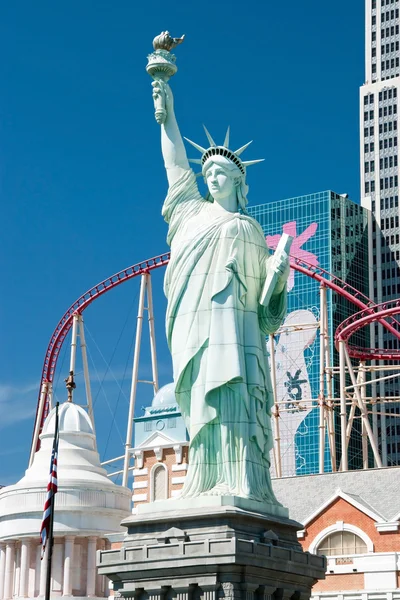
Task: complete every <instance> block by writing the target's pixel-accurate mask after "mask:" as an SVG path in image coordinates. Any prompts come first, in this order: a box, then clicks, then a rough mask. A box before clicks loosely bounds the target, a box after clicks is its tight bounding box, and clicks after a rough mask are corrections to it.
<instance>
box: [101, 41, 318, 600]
mask: <svg viewBox="0 0 400 600" xmlns="http://www.w3.org/2000/svg"><path fill="white" fill-rule="evenodd" d="M181 41H182V38H180V39H173V38H171V36H170V35H169V33H168V32H163V33H162V34H161V35H160V36H158V37H157V38H155V40H154V42H153V45H154V52H153V53H152V54H150V56H149V62H148V65H147V71H148V73H150V75H151V76H152V77H153V79H154V81H153V99H154V104H155V117H156V120H157V122H158V123H159V124H160V126H161V148H162V154H163V157H164V163H165V168H166V171H167V178H168V184H169V189H168V194H167V197H166V199H165V202H164V205H163V209H162V214H163V216H164V218H165V220H166V221H167V223H168V227H169V229H168V238H167V239H168V243H169V244H170V246H171V259H170V262H169V265H168V268H167V273H166V276H165V282H164V287H165V293H166V296H167V298H168V307H167V315H166V326H167V338H168V344H169V347H170V350H171V354H172V361H173V369H174V381H175V386H176V389H175V393H176V399H177V401H178V403H179V406H180V408H181V411H182V414H183V416H184V418H185V420H186V425H187V428H188V431H189V435H190V446H189V469H188V473H187V476H186V481H185V484H184V487H183V490H182V493H181V497H180V498H171V499H169V500H164V501H162V500H160V501H156V502H150V503H148V504H140V505H139V506H138V507H137V508H134V514H133V515H132V516H130V517H128V518H127V519H125V520H124V521H123V522H122V525H124V526H125V527H127V528H128V532H127V534H126V535H125V539H124V542H123V544H122V548H120V549H115V550H107V551H101V552H100V553H99V558H98V567H99V570H98V573H99V574H100V575H107V576H108V577H109V578H110V579H111V580H112V581H113V582H114V590H115V591H116V592H119V594H120V596H122V597H124V598H129V599H133V600H176V599H178V600H221V599H224V600H307V599H308V598H309V597H310V594H311V586H312V585H313V584H314V583H315V581H316V579H323V578H324V576H325V567H326V560H325V558H324V557H323V556H314V555H312V554H310V553H308V552H307V553H305V552H303V550H302V548H301V546H300V544H299V542H298V540H297V536H296V532H297V531H298V530H300V529H302V528H303V526H302V525H301V524H300V523H297V522H295V521H292V520H291V519H289V518H288V511H287V509H286V508H284V507H283V506H282V505H281V504H280V503H279V502H278V501H277V500H276V498H275V496H274V493H273V490H272V486H271V480H270V474H269V466H270V459H269V452H270V450H271V447H272V434H271V422H270V414H271V404H272V388H271V379H270V373H269V367H268V360H267V355H266V343H265V336H266V334H271V333H274V332H275V331H277V329H278V328H279V326H280V324H281V322H282V320H283V318H284V316H285V312H286V296H287V290H286V281H287V277H288V274H289V261H288V251H289V248H290V239H287V240H286V241H285V243H284V244H279V246H278V248H277V250H276V251H275V254H274V255H273V256H272V255H270V253H269V251H268V248H267V246H266V243H265V238H264V235H263V232H262V230H261V227H260V226H259V224H258V223H257V222H256V221H255V220H254V219H252V218H251V217H250V216H249V215H248V214H247V211H246V204H247V192H248V187H247V184H246V175H247V168H248V167H249V166H250V165H252V164H254V163H255V162H259V161H244V160H242V153H243V152H244V150H245V149H246V147H247V146H248V144H246V145H245V146H243V147H241V148H239V149H237V150H232V149H231V148H230V142H229V131H228V133H227V135H226V136H225V140H224V142H223V144H222V145H217V144H216V143H215V142H214V140H213V139H212V137H211V136H210V134H209V133H208V132H207V130H206V137H207V140H208V144H207V146H206V147H203V146H200V145H199V144H195V143H193V142H190V143H191V144H192V145H193V146H194V147H195V148H196V149H197V150H199V152H200V153H201V154H200V158H196V159H194V161H193V162H194V163H195V164H198V165H199V167H200V174H201V175H202V176H203V177H204V180H205V182H206V185H207V189H208V193H207V194H206V197H202V195H201V194H200V192H199V189H198V186H197V178H196V175H195V174H194V172H193V171H192V169H191V168H190V166H189V160H188V158H187V156H186V151H185V147H184V143H183V140H182V137H181V134H180V131H179V128H178V125H177V121H176V118H175V112H174V101H173V95H172V91H171V88H170V87H169V85H168V83H167V82H168V79H169V78H170V77H171V75H174V74H175V72H176V70H177V68H176V64H175V57H174V56H173V55H172V54H171V52H170V51H171V50H172V48H173V47H174V46H176V45H177V44H178V43H180V42H181ZM188 141H189V140H188ZM305 501H306V499H305Z"/></svg>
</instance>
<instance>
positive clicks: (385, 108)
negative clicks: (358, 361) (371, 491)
mask: <svg viewBox="0 0 400 600" xmlns="http://www.w3.org/2000/svg"><path fill="white" fill-rule="evenodd" d="M399 9H400V1H399V0H366V15H365V83H364V85H363V86H362V87H361V90H360V158H361V204H362V206H364V207H366V208H368V209H370V210H371V212H372V218H371V222H370V223H369V234H370V235H369V238H370V247H369V262H370V273H369V275H370V284H369V285H370V290H369V296H370V297H371V298H373V299H374V300H375V302H378V303H379V302H385V301H388V300H392V299H394V298H398V297H399V296H400V270H399V264H400V238H399V235H400V230H399V175H400V173H399V162H398V100H399V97H400V77H399V76H400V48H399V44H400V33H399V26H400V19H399ZM371 340H372V342H373V343H374V345H375V347H379V348H388V349H391V348H397V347H398V342H397V340H395V339H393V336H391V334H388V333H387V332H386V330H384V329H383V328H382V327H381V326H380V325H375V326H373V327H372V328H371ZM387 374H388V373H387V372H386V373H385V375H387ZM376 395H377V396H378V397H381V398H383V397H385V398H386V399H389V398H395V397H396V396H398V395H399V384H398V379H397V380H394V382H391V383H388V382H387V381H386V382H380V383H379V384H377V385H376ZM377 413H378V414H377V415H376V416H375V418H374V428H375V430H376V431H377V432H378V435H379V437H380V445H381V454H382V460H383V463H384V464H385V465H393V464H399V463H400V418H399V405H395V404H389V405H383V404H382V405H381V406H380V407H379V409H378V411H377ZM396 414H397V415H398V416H397V418H396Z"/></svg>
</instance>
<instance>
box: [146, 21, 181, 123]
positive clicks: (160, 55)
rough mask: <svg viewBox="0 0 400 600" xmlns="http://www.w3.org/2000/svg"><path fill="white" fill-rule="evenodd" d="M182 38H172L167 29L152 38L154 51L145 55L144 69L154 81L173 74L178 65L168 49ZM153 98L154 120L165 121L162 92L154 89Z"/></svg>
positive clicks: (165, 113)
mask: <svg viewBox="0 0 400 600" xmlns="http://www.w3.org/2000/svg"><path fill="white" fill-rule="evenodd" d="M184 38H185V36H184V35H183V36H182V37H180V38H172V37H171V36H170V35H169V32H168V31H162V32H161V33H160V35H158V36H157V37H155V38H154V40H153V48H154V52H152V53H151V54H149V56H148V57H147V59H148V63H147V67H146V71H147V72H148V74H149V75H150V76H151V77H152V78H153V79H154V81H164V82H165V83H166V82H167V81H168V80H169V78H170V77H172V75H175V73H176V72H177V70H178V67H177V66H176V64H175V61H176V57H175V55H174V54H172V53H171V52H170V50H172V49H173V48H175V47H176V46H178V44H181V43H182V42H183V40H184ZM153 98H154V108H155V117H156V121H157V123H159V124H161V123H165V119H166V117H167V111H166V109H165V98H164V94H163V93H161V92H158V91H156V89H155V91H154V93H153Z"/></svg>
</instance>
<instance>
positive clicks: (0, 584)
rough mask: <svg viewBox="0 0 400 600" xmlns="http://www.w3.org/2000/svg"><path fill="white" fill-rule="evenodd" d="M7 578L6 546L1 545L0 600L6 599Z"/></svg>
mask: <svg viewBox="0 0 400 600" xmlns="http://www.w3.org/2000/svg"><path fill="white" fill-rule="evenodd" d="M5 576H6V545H5V544H0V600H3V597H4V579H5Z"/></svg>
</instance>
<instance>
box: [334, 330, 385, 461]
mask: <svg viewBox="0 0 400 600" xmlns="http://www.w3.org/2000/svg"><path fill="white" fill-rule="evenodd" d="M342 346H343V352H344V356H345V359H346V362H347V366H348V369H349V373H350V378H351V382H352V384H353V386H354V392H355V395H356V398H357V404H358V408H359V409H360V411H361V419H362V423H363V424H364V426H365V430H366V432H367V435H368V439H369V442H370V444H371V448H372V452H373V453H374V458H375V462H376V466H377V467H378V468H381V467H382V466H383V465H382V460H381V457H380V455H379V450H378V445H377V443H376V440H375V436H374V434H373V431H372V428H371V425H370V422H369V419H368V411H367V407H366V405H365V402H363V399H362V397H361V391H360V388H361V387H363V385H364V384H359V383H357V381H356V376H355V375H354V370H353V365H352V364H351V359H350V356H349V353H348V351H347V348H346V345H345V343H344V342H343V341H340V347H341V348H342Z"/></svg>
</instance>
